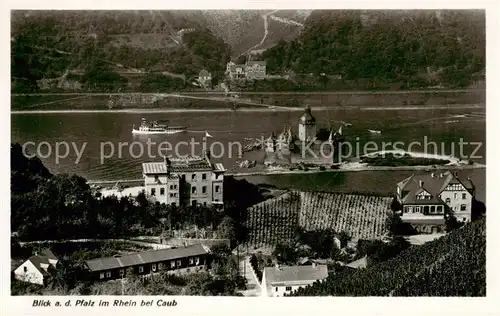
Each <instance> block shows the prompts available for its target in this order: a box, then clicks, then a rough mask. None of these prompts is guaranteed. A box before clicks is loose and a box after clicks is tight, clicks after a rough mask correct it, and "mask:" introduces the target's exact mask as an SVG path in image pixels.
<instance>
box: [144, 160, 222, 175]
mask: <svg viewBox="0 0 500 316" xmlns="http://www.w3.org/2000/svg"><path fill="white" fill-rule="evenodd" d="M169 163H170V172H173V173H178V172H193V171H210V170H215V171H225V169H224V166H223V165H222V164H220V163H216V164H214V165H213V166H212V164H211V163H210V161H209V160H208V159H205V158H200V157H189V158H186V159H182V158H174V159H170V160H169ZM168 168H169V164H168V162H145V163H143V164H142V172H143V174H165V173H167V172H168Z"/></svg>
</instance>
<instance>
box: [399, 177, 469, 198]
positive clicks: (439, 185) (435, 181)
mask: <svg viewBox="0 0 500 316" xmlns="http://www.w3.org/2000/svg"><path fill="white" fill-rule="evenodd" d="M449 184H462V185H463V186H464V187H465V189H467V190H469V191H471V190H473V189H474V184H473V183H472V181H471V180H470V179H467V180H465V181H461V180H460V179H458V178H457V177H456V176H455V175H454V174H453V173H451V172H450V171H447V172H445V173H430V174H429V173H427V174H417V175H415V174H413V175H411V176H409V177H408V178H406V179H404V180H403V181H401V182H399V183H398V187H399V188H400V189H401V191H405V192H407V193H403V194H402V198H403V203H410V204H411V203H417V202H418V203H420V202H424V203H436V202H437V201H439V202H442V201H440V200H439V198H438V196H439V194H440V193H441V192H443V190H444V189H445V188H446V186H447V185H449ZM422 191H426V192H428V193H429V194H431V195H432V200H416V198H415V196H416V195H417V194H419V193H421V192H422Z"/></svg>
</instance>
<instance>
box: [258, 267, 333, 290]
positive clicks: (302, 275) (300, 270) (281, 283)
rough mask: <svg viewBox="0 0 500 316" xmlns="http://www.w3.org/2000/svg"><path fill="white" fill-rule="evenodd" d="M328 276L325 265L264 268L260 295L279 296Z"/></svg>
mask: <svg viewBox="0 0 500 316" xmlns="http://www.w3.org/2000/svg"><path fill="white" fill-rule="evenodd" d="M327 277H328V268H327V266H326V265H318V264H315V263H313V264H312V265H306V266H275V267H267V268H264V271H263V273H262V292H261V293H262V296H266V297H267V296H270V297H281V296H284V295H285V294H291V293H293V292H294V291H296V290H297V289H298V288H300V287H306V286H308V285H311V284H313V283H314V282H316V281H321V280H324V279H326V278H327Z"/></svg>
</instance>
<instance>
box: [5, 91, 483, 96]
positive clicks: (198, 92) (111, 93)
mask: <svg viewBox="0 0 500 316" xmlns="http://www.w3.org/2000/svg"><path fill="white" fill-rule="evenodd" d="M464 92H486V89H416V90H378V91H363V90H344V91H310V92H305V91H261V92H259V91H242V92H236V91H232V92H230V93H234V94H238V95H279V94H289V95H311V94H315V95H329V94H338V95H343V94H360V95H363V94H384V95H390V94H412V93H464ZM158 94H170V93H160V92H133V91H131V92H38V93H11V96H13V97H19V96H49V95H52V96H56V95H60V96H64V95H68V96H70V95H106V96H107V95H158ZM172 94H179V95H207V94H212V95H225V94H227V93H226V92H222V91H184V92H175V93H172Z"/></svg>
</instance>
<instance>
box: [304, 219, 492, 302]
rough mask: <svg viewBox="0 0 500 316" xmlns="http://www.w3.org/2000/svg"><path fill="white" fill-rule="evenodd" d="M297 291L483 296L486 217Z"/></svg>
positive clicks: (338, 294)
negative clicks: (397, 254) (352, 271)
mask: <svg viewBox="0 0 500 316" xmlns="http://www.w3.org/2000/svg"><path fill="white" fill-rule="evenodd" d="M295 295H297V296H485V295H486V222H485V219H482V220H479V221H477V222H474V223H471V224H468V225H466V226H465V227H463V228H461V229H459V230H456V231H453V232H452V233H450V234H448V235H446V236H444V237H442V238H440V239H437V240H434V241H431V242H428V243H426V244H424V245H422V246H412V247H411V248H409V249H408V250H406V251H404V252H403V253H402V254H401V255H399V256H397V257H395V258H393V259H390V260H389V261H387V262H381V263H377V264H374V265H373V266H369V267H368V268H366V269H364V270H358V271H356V272H355V273H354V274H352V275H345V274H342V273H339V274H337V275H332V276H330V277H328V278H327V279H326V281H324V282H323V283H316V284H314V285H312V286H310V287H307V288H305V289H301V290H299V291H298V292H297V293H295Z"/></svg>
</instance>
